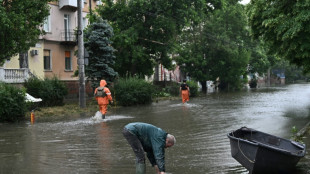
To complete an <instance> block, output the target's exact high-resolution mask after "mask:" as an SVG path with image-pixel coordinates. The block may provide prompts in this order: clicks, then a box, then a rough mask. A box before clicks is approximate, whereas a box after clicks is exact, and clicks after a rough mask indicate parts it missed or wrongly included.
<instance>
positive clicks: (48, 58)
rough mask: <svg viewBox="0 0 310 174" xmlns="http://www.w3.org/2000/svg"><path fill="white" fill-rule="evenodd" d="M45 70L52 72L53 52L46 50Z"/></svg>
mask: <svg viewBox="0 0 310 174" xmlns="http://www.w3.org/2000/svg"><path fill="white" fill-rule="evenodd" d="M43 59H44V60H43V61H44V70H51V69H52V68H51V51H50V50H44V57H43Z"/></svg>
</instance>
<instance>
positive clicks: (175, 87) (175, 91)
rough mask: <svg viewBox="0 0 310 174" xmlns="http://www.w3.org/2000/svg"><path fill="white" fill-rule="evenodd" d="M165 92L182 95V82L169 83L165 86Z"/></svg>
mask: <svg viewBox="0 0 310 174" xmlns="http://www.w3.org/2000/svg"><path fill="white" fill-rule="evenodd" d="M165 92H167V93H169V94H171V95H173V96H179V95H180V84H178V83H173V84H172V85H169V86H167V87H166V88H165Z"/></svg>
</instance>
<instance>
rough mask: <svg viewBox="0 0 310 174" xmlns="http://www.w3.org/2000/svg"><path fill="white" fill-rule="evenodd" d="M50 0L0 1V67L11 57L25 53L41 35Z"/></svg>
mask: <svg viewBox="0 0 310 174" xmlns="http://www.w3.org/2000/svg"><path fill="white" fill-rule="evenodd" d="M47 2H50V0H39V1H38V0H22V1H18V0H0V24H1V25H0V65H2V64H3V63H4V61H5V60H7V59H9V58H11V57H12V56H13V55H15V54H17V53H19V52H22V51H27V50H28V49H29V47H31V46H34V44H35V43H36V42H37V41H38V38H39V35H40V34H42V33H43V31H42V30H41V29H40V26H42V24H43V21H44V19H45V18H46V17H47V16H48V15H49V6H48V4H47Z"/></svg>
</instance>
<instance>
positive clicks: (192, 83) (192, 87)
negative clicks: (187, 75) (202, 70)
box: [186, 81, 199, 97]
mask: <svg viewBox="0 0 310 174" xmlns="http://www.w3.org/2000/svg"><path fill="white" fill-rule="evenodd" d="M186 83H187V85H188V86H189V89H190V96H191V97H196V96H197V95H198V88H199V86H198V84H197V82H195V81H187V82H186Z"/></svg>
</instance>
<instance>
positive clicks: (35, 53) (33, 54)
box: [30, 50, 39, 56]
mask: <svg viewBox="0 0 310 174" xmlns="http://www.w3.org/2000/svg"><path fill="white" fill-rule="evenodd" d="M30 54H31V56H35V55H39V53H38V50H31V51H30Z"/></svg>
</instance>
